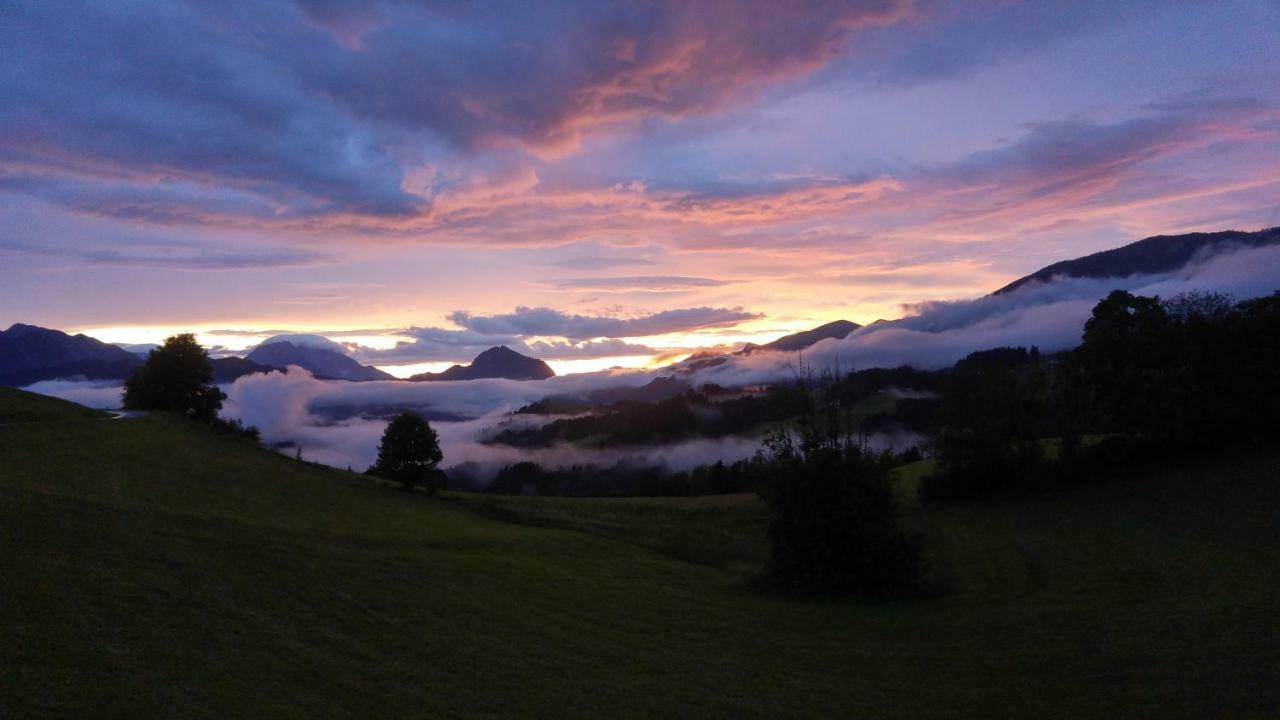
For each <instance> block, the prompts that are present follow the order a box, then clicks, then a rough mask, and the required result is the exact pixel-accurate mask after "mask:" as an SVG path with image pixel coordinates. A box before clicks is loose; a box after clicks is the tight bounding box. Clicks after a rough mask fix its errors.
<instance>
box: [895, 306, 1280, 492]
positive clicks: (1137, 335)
mask: <svg viewBox="0 0 1280 720" xmlns="http://www.w3.org/2000/svg"><path fill="white" fill-rule="evenodd" d="M1277 351H1280V292H1277V293H1275V294H1273V295H1271V296H1268V297H1263V298H1258V299H1254V300H1248V301H1245V302H1240V303H1233V302H1232V301H1231V300H1230V298H1228V297H1226V296H1223V295H1218V294H1213V293H1185V294H1181V295H1178V296H1175V297H1173V298H1169V299H1163V300H1162V299H1161V298H1158V297H1143V296H1138V295H1133V294H1131V293H1128V292H1125V291H1122V290H1117V291H1115V292H1113V293H1111V294H1110V295H1108V296H1107V297H1106V298H1105V299H1103V300H1102V301H1100V302H1099V303H1098V304H1097V305H1096V306H1095V307H1094V310H1093V313H1092V316H1091V318H1090V319H1089V321H1088V322H1087V323H1086V324H1085V327H1084V336H1083V340H1082V342H1081V344H1080V345H1079V346H1078V347H1076V348H1075V349H1073V350H1070V351H1067V352H1063V353H1059V354H1057V355H1055V356H1053V357H1047V358H1043V357H1040V356H1039V353H1037V352H1035V351H1034V348H1033V349H1032V351H1027V350H1024V349H1021V348H1002V349H998V350H993V351H986V352H983V353H975V354H974V355H971V356H969V357H968V358H966V359H965V360H963V361H961V362H960V363H958V364H957V365H956V366H955V368H953V369H952V371H951V373H950V375H949V377H948V378H947V381H946V384H945V387H944V389H943V401H942V404H941V406H940V408H939V410H938V416H937V418H936V421H935V428H934V432H933V439H932V446H933V451H934V453H935V455H936V457H937V460H938V470H937V472H936V473H934V474H933V475H931V476H930V477H928V478H925V480H924V482H923V483H922V484H921V487H920V492H921V497H922V499H924V500H927V501H950V500H962V499H969V498H976V497H982V496H985V495H988V494H990V493H993V492H1000V491H1010V490H1013V491H1022V490H1027V489H1031V488H1035V487H1038V486H1043V485H1046V484H1051V483H1061V482H1078V481H1081V480H1084V479H1088V478H1090V477H1093V476H1095V475H1097V474H1098V472H1099V471H1100V470H1103V469H1105V468H1108V467H1114V466H1116V465H1118V464H1123V463H1126V462H1133V461H1147V460H1151V459H1154V458H1168V457H1179V456H1183V455H1185V454H1187V453H1191V452H1197V451H1201V450H1204V449H1216V448H1222V447H1225V446H1229V445H1233V444H1238V443H1242V442H1252V443H1259V442H1275V441H1276V435H1275V428H1277V427H1280V407H1278V406H1277V404H1276V403H1274V402H1273V401H1271V400H1270V399H1271V398H1275V397H1278V396H1280V395H1278V394H1277V393H1280V363H1277V362H1276V357H1277ZM1050 449H1052V450H1053V451H1055V452H1054V453H1053V454H1054V455H1056V457H1051V456H1050V455H1051V454H1050V452H1049V450H1050Z"/></svg>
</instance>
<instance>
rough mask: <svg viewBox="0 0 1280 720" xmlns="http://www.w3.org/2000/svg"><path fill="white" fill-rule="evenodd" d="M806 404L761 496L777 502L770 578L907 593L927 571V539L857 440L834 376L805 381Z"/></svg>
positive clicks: (824, 587) (816, 587) (779, 583)
mask: <svg viewBox="0 0 1280 720" xmlns="http://www.w3.org/2000/svg"><path fill="white" fill-rule="evenodd" d="M798 381H799V382H797V387H798V390H799V393H800V395H801V400H802V403H803V406H804V411H803V412H802V414H801V416H800V418H799V420H798V421H797V422H796V424H795V425H794V426H793V427H788V428H784V429H783V430H781V431H779V432H776V433H774V434H773V435H771V436H770V438H769V440H768V448H769V451H770V456H769V458H768V459H767V460H764V461H762V464H761V467H760V471H759V472H760V475H759V483H760V488H759V494H760V497H761V499H762V500H764V502H765V504H766V505H767V506H768V508H769V521H768V534H769V543H770V553H769V562H768V576H769V577H768V579H769V581H770V582H771V583H772V584H773V585H774V586H776V587H778V588H781V589H788V590H801V591H818V592H832V591H834V592H845V593H853V594H857V595H885V594H890V595H892V594H900V593H904V592H908V591H911V590H912V589H913V588H914V587H915V586H916V585H917V583H918V582H919V580H920V578H921V571H922V567H921V556H920V548H919V545H918V544H917V543H916V542H915V541H914V540H913V539H911V538H910V537H908V536H907V535H906V533H904V532H903V530H902V528H901V526H900V525H899V522H898V506H897V501H896V499H895V497H894V494H893V489H892V488H891V487H890V485H889V475H888V469H887V468H886V467H885V465H884V464H883V463H881V462H880V461H879V459H878V458H877V457H876V456H875V454H874V453H872V452H871V451H870V450H869V449H868V448H867V447H865V446H864V445H863V444H862V443H861V442H860V441H859V440H857V439H856V438H854V437H853V435H852V429H851V427H850V418H848V417H843V418H842V417H841V411H840V407H839V405H838V403H837V402H835V393H834V391H833V386H834V383H833V382H832V378H830V377H826V378H823V379H822V381H821V383H820V385H821V386H820V387H815V386H814V383H813V382H812V378H811V377H805V376H802V377H800V378H798Z"/></svg>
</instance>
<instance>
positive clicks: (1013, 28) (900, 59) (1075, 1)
mask: <svg viewBox="0 0 1280 720" xmlns="http://www.w3.org/2000/svg"><path fill="white" fill-rule="evenodd" d="M1194 5H1195V2H1194V0H1112V1H1110V2H1102V3H1099V2H1089V1H1086V0H1024V1H1021V2H975V1H974V0H922V1H921V2H918V3H917V4H916V13H915V19H916V22H910V23H903V24H900V25H895V26H891V27H884V28H873V29H871V30H869V31H868V32H866V33H865V34H863V35H862V36H861V37H860V38H859V43H858V50H859V52H858V53H856V54H852V55H850V56H849V57H848V58H847V60H846V61H845V62H842V63H839V64H837V65H836V66H833V67H832V72H839V73H841V74H844V75H846V76H847V77H853V78H856V79H859V80H861V81H863V82H871V83H873V84H877V85H885V86H913V85H919V84H921V83H926V82H932V81H937V80H944V79H947V78H951V77H956V76H959V75H963V74H965V73H969V72H973V71H974V70H975V69H978V68H982V67H987V66H990V65H994V64H997V63H1000V62H1005V61H1008V60H1011V59H1015V58H1018V57H1021V56H1025V55H1029V54H1032V53H1036V52H1040V51H1043V50H1044V49H1046V48H1048V47H1051V46H1053V45H1056V44H1059V43H1062V42H1065V41H1068V40H1071V39H1072V38H1077V37H1080V36H1082V35H1087V34H1090V33H1094V32H1099V31H1103V30H1108V29H1114V28H1115V27H1117V26H1120V25H1124V24H1128V23H1131V22H1134V21H1136V20H1140V19H1146V20H1149V19H1151V18H1152V17H1155V16H1158V15H1160V14H1163V13H1166V12H1170V11H1173V10H1176V9H1177V8H1179V7H1187V6H1194Z"/></svg>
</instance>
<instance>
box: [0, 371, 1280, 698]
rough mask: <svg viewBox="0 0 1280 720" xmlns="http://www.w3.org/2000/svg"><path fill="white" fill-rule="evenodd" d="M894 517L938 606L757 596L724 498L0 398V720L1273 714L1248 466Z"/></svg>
mask: <svg viewBox="0 0 1280 720" xmlns="http://www.w3.org/2000/svg"><path fill="white" fill-rule="evenodd" d="M920 470H921V468H906V469H904V470H903V471H902V472H901V473H900V477H899V482H900V483H901V484H902V485H903V486H904V491H903V494H904V497H907V496H909V495H910V492H909V487H910V486H911V484H912V483H914V482H917V481H918V475H919V474H920ZM906 514H907V518H906V521H907V523H908V525H909V526H910V527H911V528H912V529H913V530H915V531H916V532H918V533H920V534H921V535H922V536H923V537H925V538H926V539H927V542H928V548H929V550H928V556H929V558H930V561H931V562H932V564H933V565H934V567H935V568H936V572H937V574H938V577H939V578H942V579H945V581H946V583H947V585H948V586H949V587H950V591H949V592H948V593H946V594H945V595H943V596H941V597H938V598H932V599H921V600H915V601H909V602H896V603H866V602H857V601H852V600H847V599H838V598H804V599H802V598H792V597H777V596H762V595H759V594H756V593H753V592H752V591H750V590H749V589H748V585H747V583H746V578H748V577H749V576H750V575H751V573H752V572H754V570H755V569H758V567H759V565H760V563H761V562H762V561H763V558H764V555H765V552H766V550H767V545H766V543H765V539H764V535H763V532H764V516H763V510H762V508H761V507H760V505H759V504H758V502H757V501H756V500H755V499H754V498H753V497H752V496H726V497H716V498H680V499H630V500H627V499H624V500H615V499H601V500H594V499H557V498H487V497H482V496H474V495H465V494H454V493H446V494H445V496H443V497H439V498H429V497H425V496H422V495H420V494H410V493H405V492H403V491H400V490H398V489H395V488H392V487H388V486H386V485H380V484H376V483H372V482H369V481H368V480H367V479H366V478H364V477H361V476H357V475H352V474H350V473H346V472H342V471H337V470H333V469H329V468H324V467H320V466H315V465H309V464H304V463H299V462H296V461H294V460H292V459H289V458H286V457H283V456H281V455H277V454H275V453H272V452H269V451H267V450H264V449H260V448H258V447H255V446H254V445H252V444H250V443H248V442H247V441H244V440H241V439H239V438H235V437H231V436H228V435H217V434H213V433H211V432H210V431H208V430H206V429H204V428H202V427H199V426H197V425H194V424H192V423H188V422H186V421H184V420H182V419H179V418H175V417H167V416H161V415H153V416H147V417H141V418H128V419H106V418H105V417H104V416H102V415H101V414H100V413H95V412H92V411H85V410H83V409H82V408H79V407H78V406H74V405H71V404H69V403H63V402H61V401H57V400H53V399H48V398H39V397H36V396H31V395H29V394H26V393H22V392H20V391H15V390H6V389H2V388H0V554H2V556H3V563H0V588H2V589H3V590H2V591H0V623H2V624H3V627H4V632H3V633H2V634H0V708H3V709H4V711H3V712H0V715H2V716H4V717H15V718H17V717H69V716H74V717H90V716H92V717H121V718H136V717H182V718H201V717H296V718H324V717H353V716H354V717H509V716H525V717H557V716H566V717H655V716H665V717H732V718H750V717H841V718H844V717H877V718H920V717H942V716H949V717H1037V718H1075V717H1099V718H1102V717H1107V718H1111V717H1151V718H1170V717H1186V718H1204V717H1223V718H1241V717H1258V718H1273V717H1276V716H1277V711H1278V710H1280V619H1277V610H1280V532H1277V531H1278V530H1280V454H1276V453H1274V452H1272V453H1258V454H1251V455H1239V456H1235V457H1231V458H1225V459H1221V460H1218V461H1203V462H1199V463H1196V464H1192V465H1188V466H1186V467H1184V468H1182V469H1180V470H1177V471H1161V472H1154V471H1153V472H1151V473H1149V474H1144V475H1137V476H1134V477H1127V478H1115V479H1099V481H1098V482H1095V483H1093V484H1090V485H1089V486H1087V487H1081V488H1075V489H1070V490H1061V491H1056V492H1053V493H1050V494H1046V495H1042V496H1039V497H1035V498H1025V499H1017V500H1002V501H991V502H985V503H980V504H972V505H965V506H956V507H950V508H944V509H936V510H926V509H923V508H920V507H917V506H915V505H913V504H908V505H907V507H906Z"/></svg>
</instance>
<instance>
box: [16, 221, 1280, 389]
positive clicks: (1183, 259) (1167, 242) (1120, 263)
mask: <svg viewBox="0 0 1280 720" xmlns="http://www.w3.org/2000/svg"><path fill="white" fill-rule="evenodd" d="M1275 244H1280V227H1277V228H1270V229H1267V230H1260V231H1257V232H1241V231H1235V230H1229V231H1223V232H1213V233H1189V234H1186V235H1158V236H1155V237H1149V238H1146V239H1143V240H1139V241H1137V242H1134V243H1131V244H1129V245H1125V246H1123V247H1119V248H1115V249H1113V250H1106V251H1103V252H1098V253H1094V254H1092V255H1086V256H1084V257H1079V258H1075V259H1072V260H1064V261H1062V262H1057V263H1054V264H1052V265H1049V266H1046V267H1044V268H1041V269H1039V270H1037V271H1035V272H1033V273H1031V274H1029V275H1026V276H1024V277H1021V278H1018V279H1017V280H1014V281H1013V282H1011V283H1009V284H1008V285H1005V286H1004V287H1002V288H1000V289H999V290H996V291H995V292H994V293H993V294H994V295H1005V294H1008V293H1011V292H1014V291H1016V290H1017V289H1019V288H1021V287H1023V286H1025V285H1028V284H1030V283H1034V282H1047V281H1049V280H1051V279H1053V278H1055V277H1069V278H1110V277H1115V278H1121V277H1128V276H1131V275H1151V274H1158V273H1166V272H1170V271H1173V270H1177V269H1179V268H1181V267H1184V266H1185V265H1187V264H1188V263H1191V262H1194V261H1196V260H1198V259H1201V258H1204V257H1207V256H1208V255H1211V254H1214V253H1219V252H1224V251H1226V250H1229V249H1232V248H1235V247H1241V248H1255V247H1262V246H1265V245H1275ZM860 327H862V326H860V325H858V324H857V323H854V322H850V321H848V320H837V321H835V322H830V323H827V324H825V325H820V326H818V327H816V328H813V329H811V330H805V331H802V332H798V333H794V334H791V335H785V336H783V337H780V338H778V339H776V340H773V341H772V342H769V343H765V344H763V345H752V344H748V345H746V346H745V347H743V349H742V350H741V351H739V353H741V354H750V353H754V352H762V351H773V352H797V351H800V350H803V349H805V348H807V347H809V346H811V345H813V344H814V343H817V342H819V341H821V340H826V339H829V338H837V339H843V338H845V337H848V336H849V334H850V333H853V332H855V331H856V330H858V329H859V328H860ZM144 357H145V356H144V355H142V354H135V353H133V352H130V351H128V350H126V349H124V348H121V347H118V346H116V345H111V344H109V343H104V342H102V341H100V340H97V339H95V338H91V337H88V336H86V335H69V334H67V333H64V332H61V331H59V330H52V329H48V328H42V327H37V326H34V325H25V324H22V323H17V324H14V325H13V326H11V327H10V328H9V329H8V330H4V331H0V385H9V386H22V385H30V384H32V383H35V382H39V381H42V380H53V379H57V378H84V379H88V380H124V379H125V378H127V377H128V376H129V374H130V373H131V372H133V370H134V368H136V367H138V365H140V364H141V363H142V362H143V360H144ZM726 360H727V357H726V356H723V355H714V354H709V353H699V354H696V355H694V356H692V357H690V358H689V359H687V360H685V361H684V362H682V363H680V365H679V366H678V367H676V368H673V370H674V371H675V372H677V373H688V372H691V371H692V370H694V369H697V368H701V367H708V366H712V365H718V364H720V363H723V362H726ZM211 362H212V365H213V371H214V381H215V382H217V383H229V382H232V381H234V380H235V379H236V378H238V377H241V376H243V375H246V374H250V373H257V372H270V371H271V370H275V369H281V368H285V367H288V366H289V365H298V366H300V367H303V368H306V369H307V370H308V371H310V372H311V373H312V374H313V375H315V376H316V377H318V378H322V379H337V380H353V381H360V380H394V379H395V378H394V377H393V376H392V375H390V374H388V373H386V372H383V371H382V370H379V369H377V368H375V367H371V366H368V365H361V364H360V363H359V362H357V361H356V360H355V359H353V358H352V357H350V356H349V355H347V353H346V349H345V348H344V347H343V346H342V345H339V344H338V343H335V342H333V341H331V340H328V339H326V338H321V337H314V336H296V335H286V336H278V337H275V338H271V339H269V340H267V341H266V342H264V343H263V344H261V345H259V346H258V347H256V348H254V350H253V351H252V352H250V353H249V354H248V356H247V357H244V358H239V357H224V358H214V359H213V360H212V361H211ZM554 375H555V372H554V371H553V370H552V369H551V367H550V366H548V365H547V364H546V363H545V362H543V361H542V360H539V359H537V358H532V357H527V356H525V355H521V354H520V353H518V352H516V351H514V350H511V349H510V348H508V347H506V346H499V347H493V348H489V349H488V350H485V351H484V352H482V353H480V354H479V355H478V356H476V358H475V359H474V360H473V361H472V362H471V364H469V365H454V366H453V367H451V368H449V369H448V370H445V371H444V372H440V373H423V374H420V375H415V376H413V377H412V378H410V379H411V380H414V381H418V382H422V381H440V380H475V379H479V378H507V379H512V380H541V379H546V378H550V377H553V376H554ZM661 380H663V382H658V383H656V384H654V385H653V387H648V386H646V387H645V388H636V389H631V390H628V391H625V392H622V391H620V394H619V397H612V398H611V399H615V400H616V399H622V398H623V397H627V398H629V397H632V396H636V395H639V396H644V397H646V398H648V397H651V396H669V395H671V394H673V393H675V394H678V393H679V392H681V391H682V384H681V383H680V382H678V381H673V380H672V379H670V378H667V379H661Z"/></svg>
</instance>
